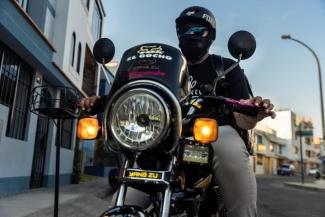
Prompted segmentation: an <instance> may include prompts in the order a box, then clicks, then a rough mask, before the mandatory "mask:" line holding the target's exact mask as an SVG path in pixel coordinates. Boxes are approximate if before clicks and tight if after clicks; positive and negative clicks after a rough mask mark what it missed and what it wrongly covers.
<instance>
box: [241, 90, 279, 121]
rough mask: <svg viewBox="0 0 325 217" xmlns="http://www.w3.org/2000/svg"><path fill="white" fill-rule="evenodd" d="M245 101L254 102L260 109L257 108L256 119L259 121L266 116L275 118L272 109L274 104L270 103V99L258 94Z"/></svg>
mask: <svg viewBox="0 0 325 217" xmlns="http://www.w3.org/2000/svg"><path fill="white" fill-rule="evenodd" d="M245 101H248V102H249V103H252V104H254V105H255V106H258V107H259V108H260V109H259V110H258V113H257V116H256V121H257V122H259V121H261V120H263V119H264V118H266V117H269V116H270V117H271V118H272V119H274V118H275V116H276V114H275V112H274V111H273V108H274V105H273V104H272V103H271V100H269V99H263V98H262V97H260V96H256V97H254V98H252V99H247V100H245Z"/></svg>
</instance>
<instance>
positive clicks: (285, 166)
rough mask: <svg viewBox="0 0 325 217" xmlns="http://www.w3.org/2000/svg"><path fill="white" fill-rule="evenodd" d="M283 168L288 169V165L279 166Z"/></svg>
mask: <svg viewBox="0 0 325 217" xmlns="http://www.w3.org/2000/svg"><path fill="white" fill-rule="evenodd" d="M281 167H283V168H289V165H281Z"/></svg>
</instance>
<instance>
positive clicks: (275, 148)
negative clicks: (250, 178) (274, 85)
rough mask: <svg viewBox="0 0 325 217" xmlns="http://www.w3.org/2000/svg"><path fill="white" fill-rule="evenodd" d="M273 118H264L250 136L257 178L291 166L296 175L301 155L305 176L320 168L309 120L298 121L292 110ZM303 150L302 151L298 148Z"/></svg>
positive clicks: (299, 118)
mask: <svg viewBox="0 0 325 217" xmlns="http://www.w3.org/2000/svg"><path fill="white" fill-rule="evenodd" d="M276 115H277V116H276V118H275V119H271V118H265V119H264V120H262V121H261V122H259V123H258V124H257V126H256V128H255V129H254V132H253V138H254V140H253V144H254V148H255V153H256V156H254V163H253V166H254V169H255V172H256V174H267V175H273V174H276V168H277V167H278V166H279V165H281V164H293V165H294V166H295V171H296V172H298V173H299V172H300V171H301V151H302V156H303V162H304V172H305V173H308V171H309V169H312V168H319V167H320V160H319V158H318V156H319V153H320V151H321V150H320V144H318V143H317V142H316V141H317V140H316V139H315V138H314V134H313V124H312V121H311V120H308V119H305V118H302V117H297V115H296V114H295V113H294V112H292V111H291V110H282V111H277V112H276ZM300 147H302V149H301V148H300Z"/></svg>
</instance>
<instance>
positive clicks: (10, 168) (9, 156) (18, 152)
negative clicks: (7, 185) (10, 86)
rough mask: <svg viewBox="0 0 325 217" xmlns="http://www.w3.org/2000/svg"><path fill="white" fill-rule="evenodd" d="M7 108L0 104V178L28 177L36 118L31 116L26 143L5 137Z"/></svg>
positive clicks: (31, 160) (30, 167)
mask: <svg viewBox="0 0 325 217" xmlns="http://www.w3.org/2000/svg"><path fill="white" fill-rule="evenodd" d="M8 114H9V108H8V107H7V106H4V105H2V104H0V121H1V122H2V124H3V126H2V130H1V132H0V133H1V136H0V137H1V141H0V178H4V177H22V176H30V175H31V169H32V162H33V154H34V142H35V130H36V123H37V117H36V116H35V115H33V114H31V117H30V121H29V123H28V124H27V126H26V128H29V133H28V132H27V133H28V138H27V140H26V141H22V140H18V139H13V138H10V137H6V129H7V121H8Z"/></svg>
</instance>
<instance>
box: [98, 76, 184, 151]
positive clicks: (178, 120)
mask: <svg viewBox="0 0 325 217" xmlns="http://www.w3.org/2000/svg"><path fill="white" fill-rule="evenodd" d="M139 85H147V86H148V85H152V86H154V87H156V88H158V89H161V90H163V91H164V92H165V93H167V94H168V97H169V98H170V99H171V100H172V102H173V106H174V110H173V112H175V113H176V117H175V119H174V120H172V121H175V131H176V135H175V137H177V138H174V140H175V142H177V141H178V138H179V137H180V136H181V132H182V110H181V106H180V103H179V101H178V99H177V98H176V96H175V95H174V94H173V93H172V92H171V91H170V90H169V89H168V88H167V87H166V86H164V85H162V84H161V83H159V82H156V81H152V80H136V81H132V82H130V83H128V84H126V85H124V86H122V87H121V88H120V89H118V90H117V91H116V92H115V93H114V94H113V95H112V97H111V99H109V101H108V103H107V105H106V107H105V110H104V115H103V126H102V133H103V138H104V141H105V144H108V141H107V139H108V138H107V137H108V136H107V132H106V130H107V116H108V113H109V110H110V107H111V105H112V102H114V100H115V98H116V97H118V96H119V95H120V94H121V93H122V92H123V91H125V90H127V89H129V88H131V87H136V86H139ZM108 146H109V147H110V148H111V149H112V150H114V147H112V146H110V145H109V144H108ZM171 151H173V150H171Z"/></svg>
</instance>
